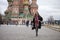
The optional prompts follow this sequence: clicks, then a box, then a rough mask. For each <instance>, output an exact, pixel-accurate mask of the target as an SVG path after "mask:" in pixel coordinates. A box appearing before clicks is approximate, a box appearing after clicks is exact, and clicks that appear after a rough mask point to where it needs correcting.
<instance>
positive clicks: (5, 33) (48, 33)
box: [0, 25, 60, 40]
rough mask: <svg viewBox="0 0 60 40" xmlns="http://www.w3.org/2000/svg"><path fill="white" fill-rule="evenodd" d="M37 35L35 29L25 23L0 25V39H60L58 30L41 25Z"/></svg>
mask: <svg viewBox="0 0 60 40" xmlns="http://www.w3.org/2000/svg"><path fill="white" fill-rule="evenodd" d="M38 34H39V35H38V37H36V36H35V30H31V26H30V27H26V26H25V25H8V26H7V25H2V26H0V40H60V32H57V31H54V30H51V29H49V28H46V27H44V26H42V28H41V29H39V32H38Z"/></svg>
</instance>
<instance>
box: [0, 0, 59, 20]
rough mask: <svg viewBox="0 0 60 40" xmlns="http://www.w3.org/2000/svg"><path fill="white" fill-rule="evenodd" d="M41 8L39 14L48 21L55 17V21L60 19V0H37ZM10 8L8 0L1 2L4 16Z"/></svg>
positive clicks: (0, 5)
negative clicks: (49, 18)
mask: <svg viewBox="0 0 60 40" xmlns="http://www.w3.org/2000/svg"><path fill="white" fill-rule="evenodd" d="M37 4H38V6H39V9H38V12H39V14H40V15H41V16H42V17H43V18H44V20H46V19H47V18H48V17H49V16H53V17H54V19H60V18H59V17H60V0H37ZM7 7H8V2H7V0H0V12H1V13H2V14H4V11H5V10H6V9H7Z"/></svg>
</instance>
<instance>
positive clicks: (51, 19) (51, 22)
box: [48, 16, 54, 24]
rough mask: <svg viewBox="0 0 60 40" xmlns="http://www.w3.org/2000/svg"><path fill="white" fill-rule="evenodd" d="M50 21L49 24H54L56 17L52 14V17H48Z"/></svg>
mask: <svg viewBox="0 0 60 40" xmlns="http://www.w3.org/2000/svg"><path fill="white" fill-rule="evenodd" d="M48 23H49V24H54V18H53V16H50V17H49V18H48Z"/></svg>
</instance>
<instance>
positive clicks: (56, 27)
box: [45, 25, 60, 32]
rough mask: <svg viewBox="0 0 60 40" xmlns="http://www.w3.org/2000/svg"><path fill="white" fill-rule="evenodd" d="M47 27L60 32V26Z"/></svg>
mask: <svg viewBox="0 0 60 40" xmlns="http://www.w3.org/2000/svg"><path fill="white" fill-rule="evenodd" d="M45 27H47V28H50V29H52V30H55V31H58V32H60V26H58V25H45Z"/></svg>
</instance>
